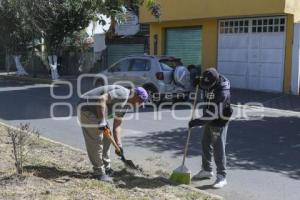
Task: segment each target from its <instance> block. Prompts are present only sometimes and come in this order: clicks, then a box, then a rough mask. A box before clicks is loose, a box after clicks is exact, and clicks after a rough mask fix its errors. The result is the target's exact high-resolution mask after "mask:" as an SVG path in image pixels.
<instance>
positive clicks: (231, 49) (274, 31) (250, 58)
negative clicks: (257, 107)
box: [218, 17, 286, 92]
mask: <svg viewBox="0 0 300 200" xmlns="http://www.w3.org/2000/svg"><path fill="white" fill-rule="evenodd" d="M285 24H286V18H285V17H263V18H251V19H248V18H245V19H234V20H221V21H220V22H219V43H218V44H219V45H218V69H219V71H220V72H221V73H223V74H224V75H225V76H226V77H228V78H229V79H230V81H231V85H232V87H235V88H243V89H253V90H262V91H277V92H281V91H282V90H283V74H284V60H285V29H286V27H285Z"/></svg>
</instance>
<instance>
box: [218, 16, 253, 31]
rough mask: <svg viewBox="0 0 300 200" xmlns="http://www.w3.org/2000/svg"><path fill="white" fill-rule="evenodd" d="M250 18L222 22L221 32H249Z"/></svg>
mask: <svg viewBox="0 0 300 200" xmlns="http://www.w3.org/2000/svg"><path fill="white" fill-rule="evenodd" d="M248 31H249V20H248V19H246V20H228V21H227V20H226V21H221V22H220V33H229V34H230V33H231V34H233V33H248Z"/></svg>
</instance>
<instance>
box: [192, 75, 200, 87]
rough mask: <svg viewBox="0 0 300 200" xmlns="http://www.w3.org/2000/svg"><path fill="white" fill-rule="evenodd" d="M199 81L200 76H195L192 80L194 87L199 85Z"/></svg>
mask: <svg viewBox="0 0 300 200" xmlns="http://www.w3.org/2000/svg"><path fill="white" fill-rule="evenodd" d="M201 79H202V77H201V76H196V77H195V80H194V86H197V85H200V83H201Z"/></svg>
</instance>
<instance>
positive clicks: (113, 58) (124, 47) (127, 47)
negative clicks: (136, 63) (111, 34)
mask: <svg viewBox="0 0 300 200" xmlns="http://www.w3.org/2000/svg"><path fill="white" fill-rule="evenodd" d="M144 49H145V45H144V44H109V45H107V59H108V62H107V63H108V66H111V65H112V64H113V63H115V62H117V61H118V60H120V59H121V58H124V57H126V56H129V55H143V54H144Z"/></svg>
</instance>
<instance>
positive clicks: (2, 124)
mask: <svg viewBox="0 0 300 200" xmlns="http://www.w3.org/2000/svg"><path fill="white" fill-rule="evenodd" d="M0 125H1V126H4V127H6V128H11V129H14V130H20V129H19V128H18V127H16V126H12V125H9V124H6V123H4V122H2V121H0ZM29 134H32V133H31V132H29ZM39 137H40V138H41V139H43V140H45V141H47V142H51V143H54V144H58V145H62V146H64V147H66V148H69V149H71V150H74V151H77V152H80V153H84V154H86V152H85V151H84V150H81V149H79V148H76V147H72V146H70V145H68V144H64V143H61V142H57V141H55V140H52V139H49V138H47V137H44V136H41V135H39Z"/></svg>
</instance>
